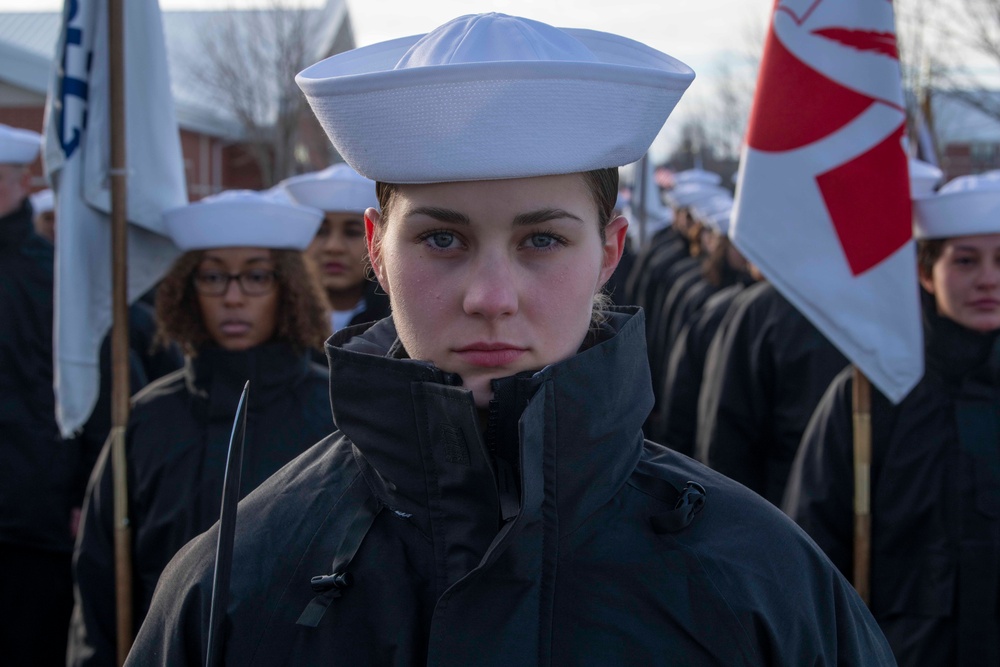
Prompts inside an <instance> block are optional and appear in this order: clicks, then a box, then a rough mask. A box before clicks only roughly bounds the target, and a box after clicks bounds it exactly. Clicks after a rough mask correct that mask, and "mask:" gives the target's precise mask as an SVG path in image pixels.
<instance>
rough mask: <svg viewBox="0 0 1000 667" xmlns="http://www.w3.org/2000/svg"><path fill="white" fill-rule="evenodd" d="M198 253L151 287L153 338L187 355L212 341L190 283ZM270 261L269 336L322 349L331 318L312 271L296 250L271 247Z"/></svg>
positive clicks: (201, 253)
mask: <svg viewBox="0 0 1000 667" xmlns="http://www.w3.org/2000/svg"><path fill="white" fill-rule="evenodd" d="M203 256H204V251H203V250H191V251H188V252H186V253H184V254H183V255H181V256H180V257H179V258H178V259H177V261H175V262H174V265H173V266H172V267H171V268H170V271H168V272H167V275H166V276H165V277H164V278H163V282H161V283H160V286H159V288H158V289H157V291H156V320H157V332H156V340H157V342H158V343H160V344H169V343H177V344H178V345H179V346H180V347H181V349H182V350H183V351H184V353H185V354H187V355H190V356H194V355H196V354H197V352H198V349H199V348H200V347H202V346H203V345H205V344H206V343H208V342H209V341H211V337H210V336H209V335H208V330H207V329H206V328H205V323H204V321H203V320H202V318H201V308H200V307H199V306H198V295H197V293H196V292H195V289H194V281H193V277H194V272H195V269H197V268H198V264H200V263H201V259H202V257H203ZM271 259H273V260H274V271H275V274H276V276H277V280H278V290H279V292H278V314H277V322H278V328H277V330H276V331H275V334H274V337H275V338H276V339H278V340H284V341H287V342H289V343H291V344H292V345H294V346H295V347H297V348H300V349H307V348H316V349H321V348H322V347H323V343H324V342H325V341H326V339H327V337H328V336H329V335H330V318H329V317H328V315H327V307H326V299H325V296H324V294H323V289H322V287H320V283H319V280H318V278H317V276H316V275H315V272H314V271H313V270H312V269H311V267H310V266H309V265H308V264H307V263H306V262H305V260H304V259H303V257H302V253H301V252H299V251H297V250H273V249H272V250H271Z"/></svg>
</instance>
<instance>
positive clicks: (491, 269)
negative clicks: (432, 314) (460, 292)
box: [462, 254, 518, 320]
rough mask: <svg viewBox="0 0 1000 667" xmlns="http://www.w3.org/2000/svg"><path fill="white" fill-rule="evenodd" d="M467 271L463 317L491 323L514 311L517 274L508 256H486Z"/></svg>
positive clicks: (516, 293) (515, 306)
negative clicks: (476, 316) (466, 316)
mask: <svg viewBox="0 0 1000 667" xmlns="http://www.w3.org/2000/svg"><path fill="white" fill-rule="evenodd" d="M470 268H471V271H470V272H469V273H470V275H469V276H468V279H467V280H466V283H465V285H466V287H465V294H464V299H463V303H462V306H463V308H464V310H465V313H466V314H468V315H478V316H480V317H485V318H487V319H490V320H493V319H497V318H500V317H505V316H509V315H513V314H515V313H516V312H517V308H518V290H517V275H516V271H515V267H513V266H512V265H511V260H510V259H509V258H508V257H505V256H502V255H500V254H497V255H494V256H490V257H486V258H484V259H483V261H480V262H474V263H473V264H472V265H471V266H470Z"/></svg>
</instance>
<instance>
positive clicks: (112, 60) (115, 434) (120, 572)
mask: <svg viewBox="0 0 1000 667" xmlns="http://www.w3.org/2000/svg"><path fill="white" fill-rule="evenodd" d="M124 11H125V3H124V0H108V62H109V67H110V98H111V99H110V102H111V133H110V134H111V257H112V262H111V267H112V268H111V271H112V279H111V283H112V287H111V312H112V318H113V319H112V325H111V373H112V376H111V432H110V434H109V435H108V438H109V440H110V441H111V466H112V472H113V477H114V509H115V597H116V609H117V619H118V623H117V638H118V641H117V653H118V664H119V665H122V664H124V662H125V657H126V656H127V655H128V652H129V649H130V648H131V646H132V557H131V555H132V531H131V528H130V526H129V519H128V479H127V475H126V462H125V425H126V424H127V423H128V412H129V395H130V393H131V392H130V391H129V374H128V254H127V248H128V243H127V234H128V229H127V227H126V224H127V222H126V206H127V184H128V182H127V178H126V171H125V169H126V160H125V58H124V51H125V48H124V47H125V43H124V37H125V35H124V32H125V31H124V25H125V20H124V19H125V17H124Z"/></svg>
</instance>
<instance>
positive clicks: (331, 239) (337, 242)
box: [323, 230, 344, 252]
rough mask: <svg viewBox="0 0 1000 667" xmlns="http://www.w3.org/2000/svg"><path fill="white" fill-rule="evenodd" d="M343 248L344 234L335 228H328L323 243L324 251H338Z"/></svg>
mask: <svg viewBox="0 0 1000 667" xmlns="http://www.w3.org/2000/svg"><path fill="white" fill-rule="evenodd" d="M343 249H344V235H343V234H341V233H340V232H337V231H335V230H330V233H329V234H327V235H326V241H325V242H324V243H323V250H324V251H326V252H340V251H341V250H343Z"/></svg>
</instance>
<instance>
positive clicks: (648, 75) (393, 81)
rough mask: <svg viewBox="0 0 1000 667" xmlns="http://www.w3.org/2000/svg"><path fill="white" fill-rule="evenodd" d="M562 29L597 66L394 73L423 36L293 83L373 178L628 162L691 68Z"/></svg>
mask: <svg viewBox="0 0 1000 667" xmlns="http://www.w3.org/2000/svg"><path fill="white" fill-rule="evenodd" d="M565 31H566V32H567V33H569V34H570V35H572V36H573V37H575V38H576V39H578V40H579V41H581V42H583V44H584V45H586V46H587V47H588V48H589V49H590V50H591V51H592V52H593V53H594V54H595V56H597V58H598V62H566V61H504V62H484V63H459V64H452V65H447V66H432V67H413V68H402V69H398V70H397V69H393V67H394V66H395V64H396V63H397V62H399V60H400V59H401V58H402V57H403V55H404V54H405V53H406V52H407V50H408V49H409V48H410V47H411V46H413V44H415V43H416V42H417V41H418V40H419V39H420V38H421V37H423V35H413V36H410V37H404V38H400V39H396V40H392V41H389V42H382V43H379V44H373V45H371V46H367V47H362V48H359V49H355V50H353V51H348V52H346V53H342V54H338V55H336V56H333V57H331V58H327V59H326V60H323V61H321V62H319V63H317V64H315V65H313V66H312V67H309V68H308V69H306V70H304V71H302V72H301V73H300V74H299V75H298V76H297V77H296V82H297V83H298V85H299V87H300V88H301V89H302V91H303V92H304V93H305V95H306V99H307V100H308V101H309V104H310V106H311V107H312V109H313V112H314V113H315V114H316V117H317V119H318V120H319V122H320V124H321V125H322V126H323V128H324V130H325V131H326V133H327V135H328V136H329V137H330V140H331V141H332V142H333V145H334V146H335V147H336V148H337V150H338V152H339V153H340V154H341V156H343V158H344V159H345V160H346V161H347V162H348V164H350V165H351V166H352V167H353V168H354V169H355V170H356V171H357V172H358V173H360V174H361V175H363V176H365V177H366V178H370V179H372V180H375V181H382V182H388V183H437V182H448V181H469V180H489V179H502V178H523V177H531V176H543V175H549V174H566V173H574V172H581V171H590V170H593V169H600V168H606V167H617V166H621V165H624V164H629V163H631V162H635V161H636V160H638V159H639V158H640V157H642V155H643V154H644V153H645V152H646V150H647V148H648V147H649V145H650V144H651V143H652V141H653V139H654V138H655V137H656V134H657V133H658V132H659V131H660V128H661V127H662V125H663V121H664V120H665V119H666V117H667V116H668V115H669V113H670V112H671V111H672V110H673V108H674V106H675V105H676V104H677V102H678V101H679V100H680V98H681V95H682V94H683V93H684V91H685V90H686V89H687V87H688V86H689V85H690V83H691V81H692V80H693V79H694V72H693V71H692V70H691V68H689V67H688V66H687V65H685V64H684V63H682V62H680V61H679V60H676V59H675V58H672V57H670V56H668V55H666V54H664V53H661V52H659V51H656V50H655V49H652V48H650V47H648V46H646V45H644V44H641V43H639V42H635V41H633V40H628V39H625V38H621V37H618V36H615V35H608V34H607V33H601V32H596V31H591V30H574V29H565ZM611 125H613V126H614V127H615V131H614V132H609V131H608V128H609V126H611Z"/></svg>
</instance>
